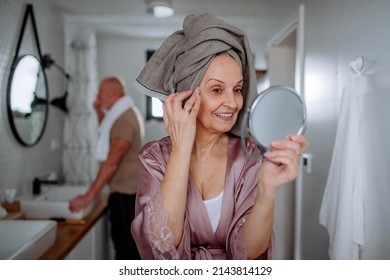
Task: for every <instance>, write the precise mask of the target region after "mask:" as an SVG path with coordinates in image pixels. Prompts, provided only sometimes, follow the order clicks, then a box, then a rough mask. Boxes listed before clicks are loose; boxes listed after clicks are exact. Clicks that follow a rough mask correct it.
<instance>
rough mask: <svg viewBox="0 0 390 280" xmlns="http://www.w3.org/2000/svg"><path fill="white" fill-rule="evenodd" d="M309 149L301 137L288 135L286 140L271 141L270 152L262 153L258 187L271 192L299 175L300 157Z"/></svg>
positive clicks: (306, 142)
mask: <svg viewBox="0 0 390 280" xmlns="http://www.w3.org/2000/svg"><path fill="white" fill-rule="evenodd" d="M308 147H309V142H308V141H307V139H306V138H305V137H304V136H302V135H290V136H288V139H287V140H279V141H272V142H271V143H270V148H271V150H272V151H269V152H266V153H264V157H265V160H264V161H263V163H262V165H261V168H260V174H259V185H260V186H261V187H263V188H265V190H269V191H272V192H275V193H276V191H277V189H278V188H279V187H280V186H281V185H283V184H285V183H287V182H290V181H293V180H294V179H296V178H297V177H298V175H299V167H300V157H301V155H302V152H303V151H305V150H306V149H307V148H308Z"/></svg>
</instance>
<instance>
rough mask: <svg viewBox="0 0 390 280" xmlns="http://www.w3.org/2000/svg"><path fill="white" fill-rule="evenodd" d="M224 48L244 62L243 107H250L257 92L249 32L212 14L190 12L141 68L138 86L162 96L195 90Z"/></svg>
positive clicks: (142, 90) (156, 95) (149, 93)
mask: <svg viewBox="0 0 390 280" xmlns="http://www.w3.org/2000/svg"><path fill="white" fill-rule="evenodd" d="M221 52H228V53H229V54H230V55H232V57H233V58H234V59H235V60H236V61H238V62H239V63H240V64H241V67H242V69H243V75H244V88H243V95H244V100H245V104H244V107H248V106H249V105H250V103H251V101H252V100H253V98H255V97H256V95H257V88H256V83H257V81H256V71H255V67H254V62H253V54H252V51H251V49H250V45H249V41H248V39H247V36H246V35H245V33H244V32H243V31H242V30H240V29H238V28H236V27H234V26H231V25H229V24H228V23H226V22H224V21H222V20H220V19H217V18H215V17H212V16H210V15H209V14H203V15H198V16H195V15H190V16H187V17H186V18H185V19H184V23H183V30H178V31H176V32H174V33H173V34H172V35H170V36H169V37H168V38H167V39H166V40H165V41H164V42H163V43H162V45H161V46H160V48H159V49H158V50H157V51H156V52H155V53H154V54H153V56H152V57H151V58H150V60H149V61H148V62H147V64H146V65H145V67H144V68H143V70H142V71H141V72H140V74H139V76H138V78H137V81H136V83H135V86H136V87H137V88H138V89H140V90H141V92H143V93H145V94H147V95H149V96H153V97H157V98H159V99H161V100H164V99H165V97H166V96H167V95H169V94H171V93H174V92H181V91H185V90H194V89H195V88H196V87H197V86H198V85H199V84H200V82H201V80H202V79H203V76H204V74H205V72H206V70H207V68H208V66H209V65H210V63H211V61H212V58H213V57H214V56H215V55H216V54H218V53H221ZM244 111H245V108H243V109H242V110H241V113H240V115H239V117H238V120H237V123H236V125H235V126H234V127H233V129H232V131H231V132H233V133H234V134H236V135H240V129H239V127H240V126H241V123H242V118H243V115H244V113H243V112H244Z"/></svg>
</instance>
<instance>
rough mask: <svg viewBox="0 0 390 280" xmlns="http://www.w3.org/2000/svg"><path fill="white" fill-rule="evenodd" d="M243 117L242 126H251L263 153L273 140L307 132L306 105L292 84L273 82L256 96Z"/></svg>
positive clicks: (253, 135) (252, 133) (250, 129)
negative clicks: (279, 84) (280, 84)
mask: <svg viewBox="0 0 390 280" xmlns="http://www.w3.org/2000/svg"><path fill="white" fill-rule="evenodd" d="M244 121H245V122H246V123H245V124H244V125H243V127H245V128H249V133H250V135H251V136H252V137H253V138H254V140H255V141H256V143H257V144H258V146H259V147H260V150H261V151H262V152H263V153H264V152H266V151H267V150H269V149H270V148H269V142H270V141H272V140H279V139H286V137H287V136H288V135H291V134H303V133H304V132H305V129H306V107H305V105H304V102H303V100H302V99H301V97H300V96H299V94H298V93H297V92H296V91H295V90H294V89H293V88H289V87H285V86H272V87H270V88H268V89H266V90H265V91H263V92H261V93H260V94H259V95H258V96H257V97H256V98H255V100H254V101H253V102H252V104H251V106H250V108H249V110H248V111H247V116H246V118H245V119H244ZM242 137H243V135H242Z"/></svg>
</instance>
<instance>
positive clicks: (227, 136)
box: [131, 14, 308, 259]
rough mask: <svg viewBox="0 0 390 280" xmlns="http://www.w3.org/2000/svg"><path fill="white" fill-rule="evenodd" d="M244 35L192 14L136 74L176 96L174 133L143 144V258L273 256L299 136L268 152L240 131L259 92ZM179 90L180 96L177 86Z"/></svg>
mask: <svg viewBox="0 0 390 280" xmlns="http://www.w3.org/2000/svg"><path fill="white" fill-rule="evenodd" d="M252 59H253V58H252V53H251V51H250V47H249V43H248V41H247V38H246V36H245V34H244V33H243V32H242V31H241V30H239V29H237V28H235V27H233V26H231V25H229V24H227V23H226V22H224V21H221V20H219V19H216V18H214V17H212V16H210V15H208V14H206V15H201V16H188V17H187V18H186V19H185V21H184V27H183V30H182V31H181V30H180V31H177V32H175V33H174V34H172V35H171V36H170V37H168V38H167V39H166V40H165V41H164V43H163V44H162V45H161V47H160V48H159V50H157V51H156V53H155V54H154V55H153V57H152V58H151V60H150V61H149V62H148V63H147V65H146V66H145V68H144V69H143V70H142V71H141V73H140V75H139V77H138V79H137V81H138V82H139V84H140V85H141V86H143V87H144V88H145V89H147V90H148V91H149V92H148V94H150V95H155V96H156V95H157V96H158V95H159V94H164V95H168V97H167V98H166V99H165V102H164V124H165V127H166V130H167V132H168V136H167V137H165V138H162V139H160V140H158V141H152V142H150V143H148V144H146V145H145V146H144V147H143V149H142V151H141V152H140V155H139V158H140V161H141V167H140V182H139V186H138V192H137V204H136V218H135V219H134V221H133V223H132V228H131V230H132V234H133V236H134V239H135V240H136V243H137V247H138V249H139V252H140V255H141V257H142V258H143V259H271V258H272V257H273V252H274V248H273V246H274V241H273V232H272V228H273V215H274V207H275V200H276V197H277V191H278V188H279V187H280V186H281V185H283V184H284V183H286V182H288V181H292V180H294V179H295V178H296V177H297V176H298V173H299V155H300V154H301V152H302V150H304V149H305V148H307V146H308V142H307V140H306V139H305V138H304V137H303V136H300V135H291V136H289V137H288V139H284V140H275V141H273V142H271V143H270V146H271V148H272V151H270V152H267V153H265V154H264V157H265V158H266V159H265V160H263V161H262V160H260V159H257V160H254V159H253V157H251V158H246V157H245V154H246V153H247V154H248V153H249V154H256V153H260V151H259V149H258V147H257V146H256V144H254V143H253V142H252V141H251V140H250V139H247V141H246V153H245V152H244V151H243V149H242V147H241V142H240V138H239V137H237V136H235V134H237V128H238V127H239V126H240V116H241V114H240V112H242V111H243V108H244V106H246V105H247V104H249V102H250V101H251V98H252V97H253V96H255V95H256V86H255V71H254V67H253V60H252ZM171 93H173V94H171Z"/></svg>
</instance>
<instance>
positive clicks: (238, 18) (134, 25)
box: [48, 0, 301, 40]
mask: <svg viewBox="0 0 390 280" xmlns="http://www.w3.org/2000/svg"><path fill="white" fill-rule="evenodd" d="M48 2H49V3H51V5H52V6H53V8H54V9H56V10H57V11H59V12H60V13H61V14H63V15H64V16H65V18H66V19H68V20H72V21H77V22H80V23H83V24H88V25H91V26H93V27H94V28H95V29H96V31H97V33H98V35H99V34H118V35H124V36H136V37H148V38H164V37H167V36H168V35H170V34H171V33H172V32H174V31H176V30H178V29H181V28H182V22H183V19H184V17H185V16H186V15H188V14H201V13H206V12H207V13H209V14H211V15H214V16H216V17H219V18H221V19H223V20H225V21H227V22H229V23H231V24H233V25H236V26H238V27H239V28H241V29H243V30H244V31H245V32H247V34H248V36H249V38H250V40H251V39H253V38H254V37H256V39H261V40H270V39H271V38H272V37H273V36H275V35H276V33H277V32H279V31H280V30H281V29H282V28H283V27H284V26H285V25H287V24H288V23H289V21H291V19H292V17H293V16H294V15H295V14H296V12H297V11H298V6H299V4H300V2H301V1H300V0H172V2H173V6H174V9H175V14H174V16H172V17H170V18H165V19H155V18H153V17H152V16H151V15H149V14H147V13H146V2H145V0H109V1H108V0H67V1H63V0H50V1H48Z"/></svg>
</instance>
